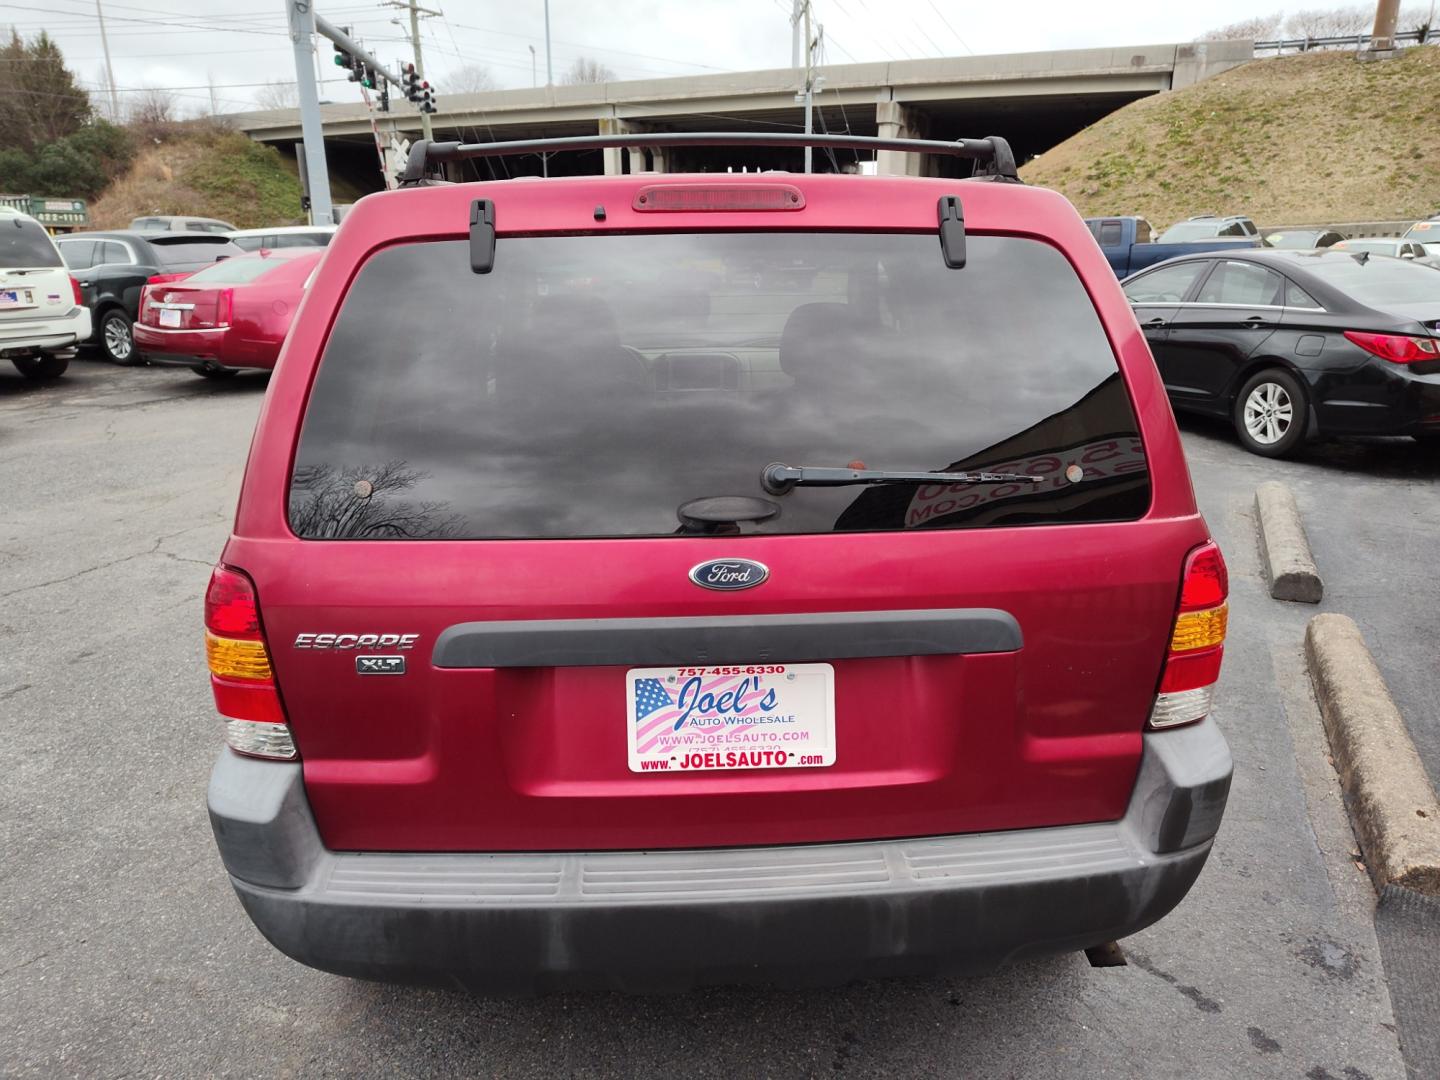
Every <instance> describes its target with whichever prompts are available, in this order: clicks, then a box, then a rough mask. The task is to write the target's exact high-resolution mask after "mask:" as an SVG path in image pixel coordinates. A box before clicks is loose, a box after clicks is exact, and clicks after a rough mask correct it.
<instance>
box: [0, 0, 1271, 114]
mask: <svg viewBox="0 0 1440 1080" xmlns="http://www.w3.org/2000/svg"><path fill="white" fill-rule="evenodd" d="M101 2H102V3H103V6H104V13H105V21H106V29H107V31H108V33H109V38H110V51H111V57H112V59H113V62H114V67H115V82H116V84H117V86H118V87H120V89H121V98H122V100H123V99H124V98H125V97H127V96H131V95H128V94H126V93H125V91H126V90H131V89H134V88H138V87H145V86H158V87H167V88H171V89H174V91H175V93H176V94H177V96H179V97H180V99H181V101H182V102H183V104H184V105H185V107H186V108H187V109H192V110H197V111H198V110H206V111H208V108H209V98H210V91H209V89H208V87H209V85H210V84H212V83H213V84H214V86H215V96H216V99H217V102H218V105H219V108H220V109H221V110H222V111H233V110H236V109H243V108H247V107H253V106H252V102H253V98H254V94H255V91H256V84H259V83H263V82H265V81H267V80H271V79H285V80H293V79H294V67H293V61H292V58H291V51H290V42H289V37H288V36H287V34H286V32H285V10H286V4H285V0H253V2H248V3H247V2H245V0H125V2H123V3H122V2H120V0H101ZM421 3H422V6H425V7H430V8H433V9H435V10H437V11H441V12H443V14H442V15H441V16H439V17H435V18H427V19H425V20H424V23H423V27H422V30H421V42H422V44H423V46H424V50H425V58H426V69H427V74H429V75H430V76H431V82H432V84H433V85H435V86H436V88H437V90H438V92H439V94H440V96H441V107H442V109H443V107H444V100H443V99H444V95H445V90H446V86H445V73H446V71H447V70H453V69H454V68H456V67H458V66H460V65H462V64H479V65H483V66H484V67H486V68H488V69H489V71H490V73H491V75H492V76H493V77H494V78H495V80H496V81H497V82H498V83H499V84H500V85H501V86H503V87H521V86H529V85H530V81H531V60H530V48H529V47H530V46H532V45H533V46H534V47H535V50H536V53H537V57H538V60H537V65H536V66H537V71H538V79H539V82H540V84H541V85H543V84H544V82H545V23H544V5H543V0H504V2H495V0H448V2H445V0H421ZM814 5H815V12H816V15H817V18H818V19H819V21H820V22H821V23H822V24H823V25H824V28H825V39H826V43H827V45H826V52H825V59H827V60H828V61H829V62H831V63H849V62H851V61H868V60H886V59H905V58H911V57H922V56H965V55H968V54H970V53H1001V52H1017V51H1028V50H1035V49H1064V48H1081V47H1085V46H1092V45H1136V44H1146V43H1155V42H1169V41H1188V40H1190V39H1192V38H1194V37H1196V36H1197V35H1199V34H1201V33H1203V32H1204V31H1206V30H1209V29H1211V28H1213V27H1216V26H1220V25H1224V24H1226V23H1230V22H1233V21H1235V20H1237V19H1241V18H1244V17H1246V16H1247V15H1251V14H1253V13H1254V12H1255V10H1256V9H1255V5H1254V4H1253V3H1245V2H1242V0H1210V2H1209V3H1206V4H1170V3H1156V2H1155V0H1106V2H1104V3H1102V4H1099V5H1080V4H1076V3H1075V2H1074V0H1024V2H1022V3H1000V4H997V3H995V2H994V0H964V2H956V0H814ZM316 10H318V11H319V12H320V13H321V14H323V15H325V16H326V17H328V18H329V19H330V20H331V21H332V22H335V23H337V24H341V25H344V24H350V25H353V27H354V30H355V33H356V34H357V35H358V36H360V37H361V38H363V39H364V41H365V43H366V44H367V45H368V46H369V47H370V48H371V49H372V50H373V51H374V52H375V54H376V55H377V56H378V57H380V59H382V60H383V61H386V62H392V61H399V60H400V59H401V58H402V57H403V56H408V51H409V42H408V38H407V37H406V33H407V32H408V29H409V27H408V19H405V18H401V11H400V10H399V9H398V8H395V7H392V6H387V5H385V4H384V3H381V2H378V0H368V2H366V0H317V6H316ZM1267 10H1269V8H1268V7H1267ZM789 12H790V0H604V2H595V0H590V2H587V0H551V4H550V25H551V34H552V35H553V38H552V43H551V48H552V55H553V59H554V67H555V75H556V79H557V81H558V80H559V77H560V75H561V73H562V71H563V70H564V69H565V68H566V67H567V66H569V64H570V63H571V62H572V61H573V60H574V59H575V58H576V57H577V56H580V55H588V56H592V57H594V58H596V59H598V60H599V61H600V62H601V63H603V64H605V65H606V66H608V67H610V68H611V69H612V70H614V72H615V73H616V74H617V75H618V76H619V77H620V78H621V79H643V78H655V77H660V76H665V75H700V74H705V73H707V72H717V71H737V70H745V69H753V68H767V67H785V66H787V65H788V64H789V63H790V25H789ZM396 19H400V22H399V23H396V22H393V21H392V20H396ZM6 23H9V24H11V25H13V26H15V27H16V28H17V29H18V30H19V31H20V33H21V34H22V35H25V36H27V37H28V36H31V35H34V34H35V33H37V32H39V31H40V30H41V29H44V30H47V31H49V32H50V34H51V36H52V37H54V38H55V39H56V40H57V41H58V42H59V44H60V47H61V48H62V49H63V50H64V53H65V57H66V60H67V61H68V62H69V64H70V66H71V68H72V69H74V70H75V71H77V72H79V73H80V75H81V77H82V78H83V80H84V81H85V82H86V83H87V85H90V86H99V85H100V84H101V82H102V80H103V78H104V58H103V54H102V52H101V47H100V34H99V28H98V22H97V19H96V5H95V3H94V0H43V2H40V3H37V2H35V0H28V2H25V0H0V26H3V25H5V24H6ZM322 44H326V45H327V47H326V48H325V50H324V53H323V54H322V56H321V65H322V67H321V70H322V71H323V73H324V75H325V77H326V78H327V79H329V78H330V73H331V72H337V73H338V72H339V69H338V68H335V67H334V66H333V65H332V64H331V62H330V52H329V48H328V43H322ZM321 96H322V97H324V98H328V99H331V100H335V101H352V100H359V92H358V90H357V88H356V87H355V86H354V85H353V84H350V83H347V82H345V81H344V80H343V78H342V79H339V80H333V79H332V80H331V81H329V82H327V84H326V85H325V86H324V87H323V89H322V95H321Z"/></svg>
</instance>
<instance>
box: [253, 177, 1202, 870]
mask: <svg viewBox="0 0 1440 1080" xmlns="http://www.w3.org/2000/svg"><path fill="white" fill-rule="evenodd" d="M852 182H853V181H852ZM929 206H930V208H931V209H930V214H931V215H932V217H931V221H932V222H933V220H934V218H933V213H934V210H933V207H934V199H933V196H932V197H931V200H930V203H929ZM587 213H588V209H587ZM1074 224H1075V229H1076V232H1077V235H1079V236H1083V231H1081V230H1082V229H1083V226H1081V225H1080V223H1079V221H1078V219H1076V221H1075V223H1074ZM342 257H343V255H342ZM1097 262H1098V256H1097ZM1099 270H1100V272H1102V273H1103V272H1104V267H1103V264H1102V265H1100V266H1099ZM1109 287H1110V288H1112V289H1113V288H1114V283H1113V279H1112V280H1111V281H1110V282H1109ZM397 297H404V302H403V304H402V303H397V302H396V298H397ZM1116 300H1117V304H1116V309H1117V310H1122V311H1123V308H1121V307H1120V306H1119V297H1118V292H1117V297H1116ZM311 302H314V301H313V295H312V301H311ZM316 317H317V319H318V318H321V316H319V315H318V314H317V316H316ZM303 319H304V314H303V312H302V321H303ZM1131 329H1132V330H1133V326H1132V328H1131ZM295 347H296V345H295V338H294V337H293V336H292V339H291V348H292V349H293V348H295ZM282 366H283V365H282ZM284 393H285V392H284V391H282V396H283V394H284ZM275 394H276V390H275V389H274V388H272V398H273V397H275ZM1167 422H1168V419H1167ZM771 463H785V464H787V465H790V466H818V467H835V468H840V469H850V470H862V471H863V470H890V471H906V470H909V471H917V470H918V471H923V472H935V471H937V470H941V471H947V472H955V471H959V470H989V471H992V472H998V473H1015V474H1023V475H1025V476H1034V477H1039V478H1040V479H1039V482H1030V481H1028V480H1027V481H1015V482H1008V481H1007V482H984V483H978V484H969V483H964V482H949V481H945V482H942V481H937V482H914V481H907V482H896V483H887V484H876V485H868V484H867V485H855V486H840V487H829V486H796V487H794V488H792V489H790V490H787V491H783V492H782V493H777V492H776V491H774V490H767V489H766V487H765V485H764V484H763V483H762V474H763V472H764V471H765V469H766V467H767V465H770V464H771ZM1170 475H1171V476H1172V477H1173V476H1174V475H1175V474H1174V473H1173V472H1172V473H1171V474H1170ZM1177 482H1178V483H1180V484H1183V468H1181V469H1180V470H1179V477H1178V480H1177ZM1151 495H1152V490H1151V469H1150V467H1149V464H1148V462H1147V455H1146V448H1145V445H1144V442H1143V440H1142V438H1141V436H1140V431H1139V425H1138V424H1137V422H1136V417H1135V412H1134V409H1133V407H1132V403H1131V399H1130V395H1129V393H1128V392H1127V388H1126V384H1125V381H1124V380H1123V379H1122V377H1121V374H1120V371H1119V367H1118V364H1117V360H1116V354H1115V351H1114V350H1113V349H1112V347H1111V344H1110V342H1109V340H1108V339H1107V336H1106V333H1105V331H1104V329H1103V328H1102V325H1101V322H1100V319H1099V318H1098V316H1097V313H1096V309H1095V306H1094V304H1093V303H1092V301H1091V298H1090V297H1089V296H1088V295H1087V292H1086V289H1085V287H1084V285H1083V284H1082V283H1081V281H1080V279H1079V277H1078V276H1077V274H1076V271H1075V270H1074V269H1073V267H1072V266H1071V264H1070V262H1069V261H1068V260H1067V259H1066V258H1065V257H1064V256H1063V255H1062V254H1061V253H1060V251H1059V250H1057V249H1056V248H1055V247H1053V246H1051V245H1050V244H1048V243H1046V242H1043V241H1041V240H1038V239H1034V238H1025V237H1021V236H999V235H993V236H984V235H972V236H971V237H970V238H969V252H968V265H967V266H966V267H965V268H964V269H963V270H958V271H957V270H948V269H947V268H946V266H945V263H944V261H943V260H942V259H941V254H940V250H939V246H938V245H937V243H936V239H935V235H934V232H933V226H932V231H930V232H927V233H924V234H918V233H876V232H850V233H823V232H813V231H804V230H803V229H792V230H790V231H771V232H720V231H703V232H698V233H697V232H685V233H661V232H649V233H639V234H630V235H580V236H575V235H568V236H560V235H548V236H547V235H527V236H513V237H511V236H502V237H501V239H500V240H499V242H498V246H497V251H496V256H495V264H494V269H493V271H491V272H490V273H487V274H476V273H473V272H472V271H471V267H470V255H469V246H468V244H467V243H466V242H465V241H463V240H445V239H440V240H434V239H432V240H423V241H414V242H403V243H399V244H394V245H391V246H387V247H381V248H379V249H378V250H376V251H374V252H373V253H372V254H370V255H369V256H368V257H367V258H365V259H364V260H363V265H361V266H360V267H359V269H358V273H357V274H356V275H355V277H354V279H353V281H352V282H351V284H350V285H349V288H348V293H347V294H346V295H345V297H344V300H343V304H342V306H341V309H340V311H339V314H338V318H337V319H336V321H335V322H334V325H333V327H332V328H331V330H330V332H329V335H328V342H327V344H326V346H325V349H324V354H323V356H322V358H321V360H320V365H319V370H318V373H317V375H316V377H315V381H314V384H313V386H312V387H311V388H310V391H309V397H308V403H307V404H306V406H305V409H304V418H303V428H302V431H301V435H300V438H299V442H298V447H297V450H296V456H295V460H294V464H293V472H292V475H291V478H290V482H289V488H288V521H289V526H290V528H291V529H292V530H293V532H294V534H295V535H296V536H297V537H298V538H299V539H298V540H297V539H287V540H277V541H275V542H274V543H269V542H264V543H258V544H250V545H247V544H246V543H244V542H237V543H234V544H232V548H231V550H230V552H229V554H228V555H227V558H229V559H230V560H231V561H232V562H235V564H236V565H238V566H240V567H241V568H245V569H253V568H252V566H250V565H247V560H248V561H253V564H254V565H256V566H259V565H262V564H263V569H261V570H257V571H254V572H255V575H256V585H257V588H258V595H259V601H260V606H261V610H262V617H263V620H264V624H265V632H266V636H267V638H268V640H269V643H270V652H271V655H272V657H273V661H274V668H275V672H276V678H277V680H278V684H279V688H280V693H281V697H282V698H283V702H284V708H285V710H286V713H287V714H288V717H289V720H290V724H291V727H292V729H293V732H294V737H295V739H296V742H297V744H298V747H299V752H300V757H301V759H302V761H303V764H304V769H305V778H306V788H307V792H308V795H309V798H310V800H311V804H312V806H313V808H314V811H315V814H316V818H317V821H318V822H319V825H320V827H321V830H322V832H323V835H324V836H325V839H326V842H327V843H328V844H329V845H330V846H332V847H335V848H341V849H361V850H381V849H384V850H482V851H494V850H542V849H549V850H554V849H591V850H593V849H604V848H646V847H667V846H669V847H685V846H707V845H742V844H768V843H785V842H806V841H834V840H847V839H859V838H874V837H886V836H914V835H932V834H947V833H959V832H969V831H975V830H988V829H1005V828H1022V827H1031V826H1040V825H1050V824H1059V823H1068V822H1083V821H1095V820H1107V819H1114V818H1116V817H1118V816H1120V814H1121V813H1123V810H1124V807H1125V804H1126V801H1127V799H1128V797H1129V793H1130V789H1131V787H1132V785H1133V780H1134V776H1135V770H1136V768H1137V765H1138V760H1139V754H1140V745H1141V731H1142V729H1143V726H1144V724H1145V720H1146V717H1147V715H1148V713H1149V710H1150V707H1151V704H1152V702H1153V700H1154V696H1155V691H1156V684H1157V678H1158V676H1159V673H1160V670H1161V665H1162V662H1163V658H1164V656H1165V652H1166V645H1167V641H1168V637H1169V631H1170V626H1171V621H1172V619H1173V617H1174V612H1175V605H1176V597H1177V588H1178V583H1179V578H1180V569H1181V564H1182V561H1183V559H1184V556H1185V553H1186V551H1187V550H1188V549H1189V548H1190V547H1191V546H1192V545H1193V544H1194V543H1196V542H1198V540H1199V539H1203V531H1198V532H1197V530H1203V526H1202V525H1201V524H1200V523H1199V521H1198V518H1196V517H1194V515H1193V508H1192V510H1191V513H1190V516H1188V517H1183V518H1173V517H1172V518H1170V519H1168V520H1167V519H1159V520H1152V519H1147V517H1146V515H1147V511H1148V510H1149V508H1150V506H1151ZM726 497H733V498H731V499H730V500H729V501H727V500H726ZM697 500H699V502H697ZM1142 519H1144V520H1142ZM262 547H263V548H265V549H266V550H261V548H262ZM282 549H283V554H282ZM247 552H248V553H249V555H247ZM250 555H253V556H254V558H253V560H249V556H250Z"/></svg>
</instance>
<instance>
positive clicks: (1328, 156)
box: [1020, 47, 1440, 227]
mask: <svg viewBox="0 0 1440 1080" xmlns="http://www.w3.org/2000/svg"><path fill="white" fill-rule="evenodd" d="M1020 174H1021V176H1022V177H1024V179H1025V180H1026V181H1027V182H1029V183H1032V184H1039V185H1041V186H1044V187H1050V188H1055V189H1056V190H1058V191H1061V192H1063V193H1064V194H1065V195H1066V196H1067V197H1068V198H1069V199H1070V200H1071V201H1072V202H1073V203H1074V204H1075V205H1076V207H1078V208H1079V210H1080V212H1081V213H1082V214H1085V215H1087V216H1092V215H1100V214H1141V215H1143V216H1145V217H1147V218H1149V219H1150V222H1151V224H1153V225H1155V226H1157V227H1164V226H1166V225H1168V224H1170V223H1172V222H1174V221H1178V220H1181V219H1183V218H1186V217H1189V216H1190V215H1192V214H1202V213H1221V214H1225V213H1248V214H1250V215H1251V216H1252V217H1254V218H1255V219H1256V220H1257V221H1259V222H1260V223H1261V224H1262V225H1267V224H1269V225H1280V224H1287V225H1294V224H1302V223H1308V222H1315V223H1324V222H1342V221H1371V220H1388V219H1392V218H1406V217H1410V218H1415V217H1427V216H1429V215H1430V214H1433V213H1435V212H1436V210H1437V209H1440V48H1437V47H1423V48H1412V49H1407V50H1405V51H1404V52H1403V53H1402V54H1400V56H1398V57H1397V58H1395V59H1393V60H1387V61H1379V62H1370V63H1361V62H1359V61H1357V60H1356V59H1355V56H1354V54H1353V53H1349V52H1333V53H1308V54H1300V55H1295V56H1282V57H1274V58H1271V59H1265V60H1255V61H1252V62H1251V63H1248V64H1245V65H1243V66H1242V67H1238V68H1234V69H1232V70H1230V71H1227V72H1225V73H1223V74H1221V75H1217V76H1216V77H1215V78H1213V79H1208V80H1206V81H1205V82H1202V83H1199V84H1197V85H1195V86H1190V87H1187V88H1185V89H1183V90H1177V91H1174V92H1172V93H1167V94H1159V95H1156V96H1154V97H1148V98H1143V99H1141V100H1140V101H1135V102H1132V103H1131V104H1129V105H1127V106H1125V107H1124V108H1123V109H1120V110H1119V111H1117V112H1115V113H1112V114H1111V115H1110V116H1107V117H1105V119H1103V120H1101V121H1099V122H1098V123H1096V124H1094V125H1092V126H1091V127H1089V128H1086V129H1085V130H1084V131H1082V132H1080V133H1079V134H1078V135H1075V136H1074V137H1072V138H1070V139H1068V140H1066V141H1065V142H1063V143H1061V144H1060V145H1059V146H1056V147H1055V148H1054V149H1052V150H1050V151H1048V152H1046V153H1045V154H1043V155H1041V156H1040V157H1037V158H1035V159H1033V160H1032V161H1030V162H1028V163H1027V164H1026V165H1025V166H1024V167H1023V168H1022V169H1021V170H1020Z"/></svg>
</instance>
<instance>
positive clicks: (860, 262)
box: [290, 233, 1149, 539]
mask: <svg viewBox="0 0 1440 1080" xmlns="http://www.w3.org/2000/svg"><path fill="white" fill-rule="evenodd" d="M402 293H403V295H404V296H405V297H406V298H407V299H406V302H405V304H403V305H396V304H395V303H394V302H393V298H394V297H395V296H396V295H400V294H402ZM774 461H783V462H787V463H789V464H794V465H839V466H844V465H849V464H851V463H852V462H860V463H862V464H863V465H864V466H865V467H868V468H873V469H917V470H924V471H931V472H933V471H946V470H952V469H969V468H978V467H984V468H988V469H993V470H996V471H999V470H1005V471H1012V470H1014V471H1023V472H1027V473H1033V474H1035V475H1042V476H1044V477H1045V481H1044V482H1043V483H1041V484H1037V485H1033V486H1029V485H1027V486H1026V487H1025V489H1024V490H1016V489H1014V486H1013V485H1000V486H989V487H983V488H972V489H966V490H963V491H956V492H951V491H949V490H948V489H947V488H945V487H943V486H937V485H904V486H898V487H885V488H829V489H827V488H798V489H795V490H793V491H791V492H789V493H788V494H786V495H784V496H779V497H771V496H766V495H765V493H764V491H763V489H762V488H761V486H760V476H761V473H762V471H763V469H764V468H765V466H766V465H768V464H769V463H770V462H774ZM1067 470H1069V473H1070V475H1069V476H1067V475H1066V473H1067ZM1077 470H1078V472H1077ZM1077 476H1078V477H1079V479H1076V477H1077ZM716 495H743V496H749V497H752V498H773V501H774V502H775V503H776V504H777V505H779V507H780V513H779V514H778V515H777V516H775V517H773V518H771V519H769V520H767V521H765V522H763V523H761V524H758V525H757V524H755V523H752V522H740V523H737V524H735V525H734V526H733V527H731V528H728V529H727V530H726V531H732V532H737V533H752V532H762V533H817V532H831V531H835V530H905V529H912V528H968V527H980V526H986V525H999V524H1013V525H1024V524H1044V523H1049V522H1069V521H1107V520H1117V519H1127V518H1134V517H1138V516H1139V515H1141V514H1143V513H1144V512H1145V509H1146V507H1147V506H1148V505H1149V480H1148V475H1147V472H1146V465H1145V458H1144V452H1143V448H1142V447H1141V444H1140V440H1139V438H1138V434H1137V427H1136V423H1135V418H1134V414H1133V412H1132V410H1131V406H1130V401H1129V397H1128V394H1127V393H1126V390H1125V387H1124V384H1123V382H1122V380H1121V379H1120V377H1119V373H1118V370H1117V367H1116V361H1115V357H1114V353H1113V352H1112V350H1111V347H1110V345H1109V342H1108V341H1107V339H1106V337H1105V334H1104V331H1103V329H1102V328H1101V326H1100V323H1099V321H1098V318H1097V317H1096V314H1095V310H1094V307H1093V305H1092V304H1091V303H1090V300H1089V298H1088V296H1087V295H1086V293H1085V290H1084V288H1083V286H1082V285H1081V284H1080V282H1079V280H1078V279H1077V278H1076V277H1075V274H1074V271H1073V270H1072V269H1071V268H1070V265H1069V263H1068V262H1067V261H1066V260H1065V259H1064V258H1063V256H1061V255H1060V254H1059V253H1058V252H1057V251H1055V250H1054V249H1053V248H1051V247H1049V246H1048V245H1046V244H1042V243H1040V242H1037V241H1032V240H1022V239H1016V238H999V237H986V236H972V237H971V238H970V242H969V264H968V266H967V267H966V268H965V269H964V270H960V271H954V270H947V269H946V268H945V267H944V264H943V262H942V261H941V259H940V256H939V252H938V249H937V247H936V244H935V241H934V238H933V236H896V235H874V234H865V235H835V234H809V233H789V234H775V233H771V234H725V233H710V234H698V235H696V234H690V235H659V234H657V235H638V236H604V237H534V238H502V239H501V240H500V242H499V244H498V247H497V254H496V261H495V269H494V271H493V272H492V273H490V274H487V275H476V274H473V273H471V272H470V269H469V260H468V250H467V246H466V245H465V244H464V243H462V242H454V241H449V242H432V243H421V244H408V245H401V246H398V247H392V248H388V249H386V250H384V251H381V252H379V253H377V254H376V255H375V256H374V257H372V258H371V259H370V261H369V262H368V263H367V264H366V266H365V267H364V268H363V270H362V271H361V273H360V274H359V276H358V277H357V279H356V281H355V283H354V285H353V286H352V288H351V291H350V293H349V295H348V296H347V298H346V300H345V302H344V305H343V308H342V311H341V313H340V316H339V318H338V320H337V323H336V326H335V329H334V331H333V332H332V334H331V337H330V341H329V343H328V345H327V348H326V354H325V356H324V357H323V358H322V360H321V366H320V370H319V373H318V375H317V378H316V384H315V387H314V389H313V392H312V394H311V398H310V403H309V405H308V408H307V414H306V417H305V422H304V428H303V431H302V435H301V442H300V448H299V454H298V458H297V467H296V472H295V475H294V478H293V482H292V485H291V492H290V521H291V527H292V528H293V529H294V530H295V531H296V532H297V533H298V534H299V535H301V536H305V537H310V538H316V539H321V538H365V537H370V538H378V537H382V536H385V537H393V538H420V537H440V536H447V537H456V538H487V537H577V536H668V535H677V534H680V535H683V534H684V533H683V530H682V529H681V527H680V524H679V521H678V519H677V513H676V511H677V509H678V508H679V507H680V506H681V505H682V504H684V503H687V502H689V501H691V500H693V499H697V498H702V497H706V496H716Z"/></svg>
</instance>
